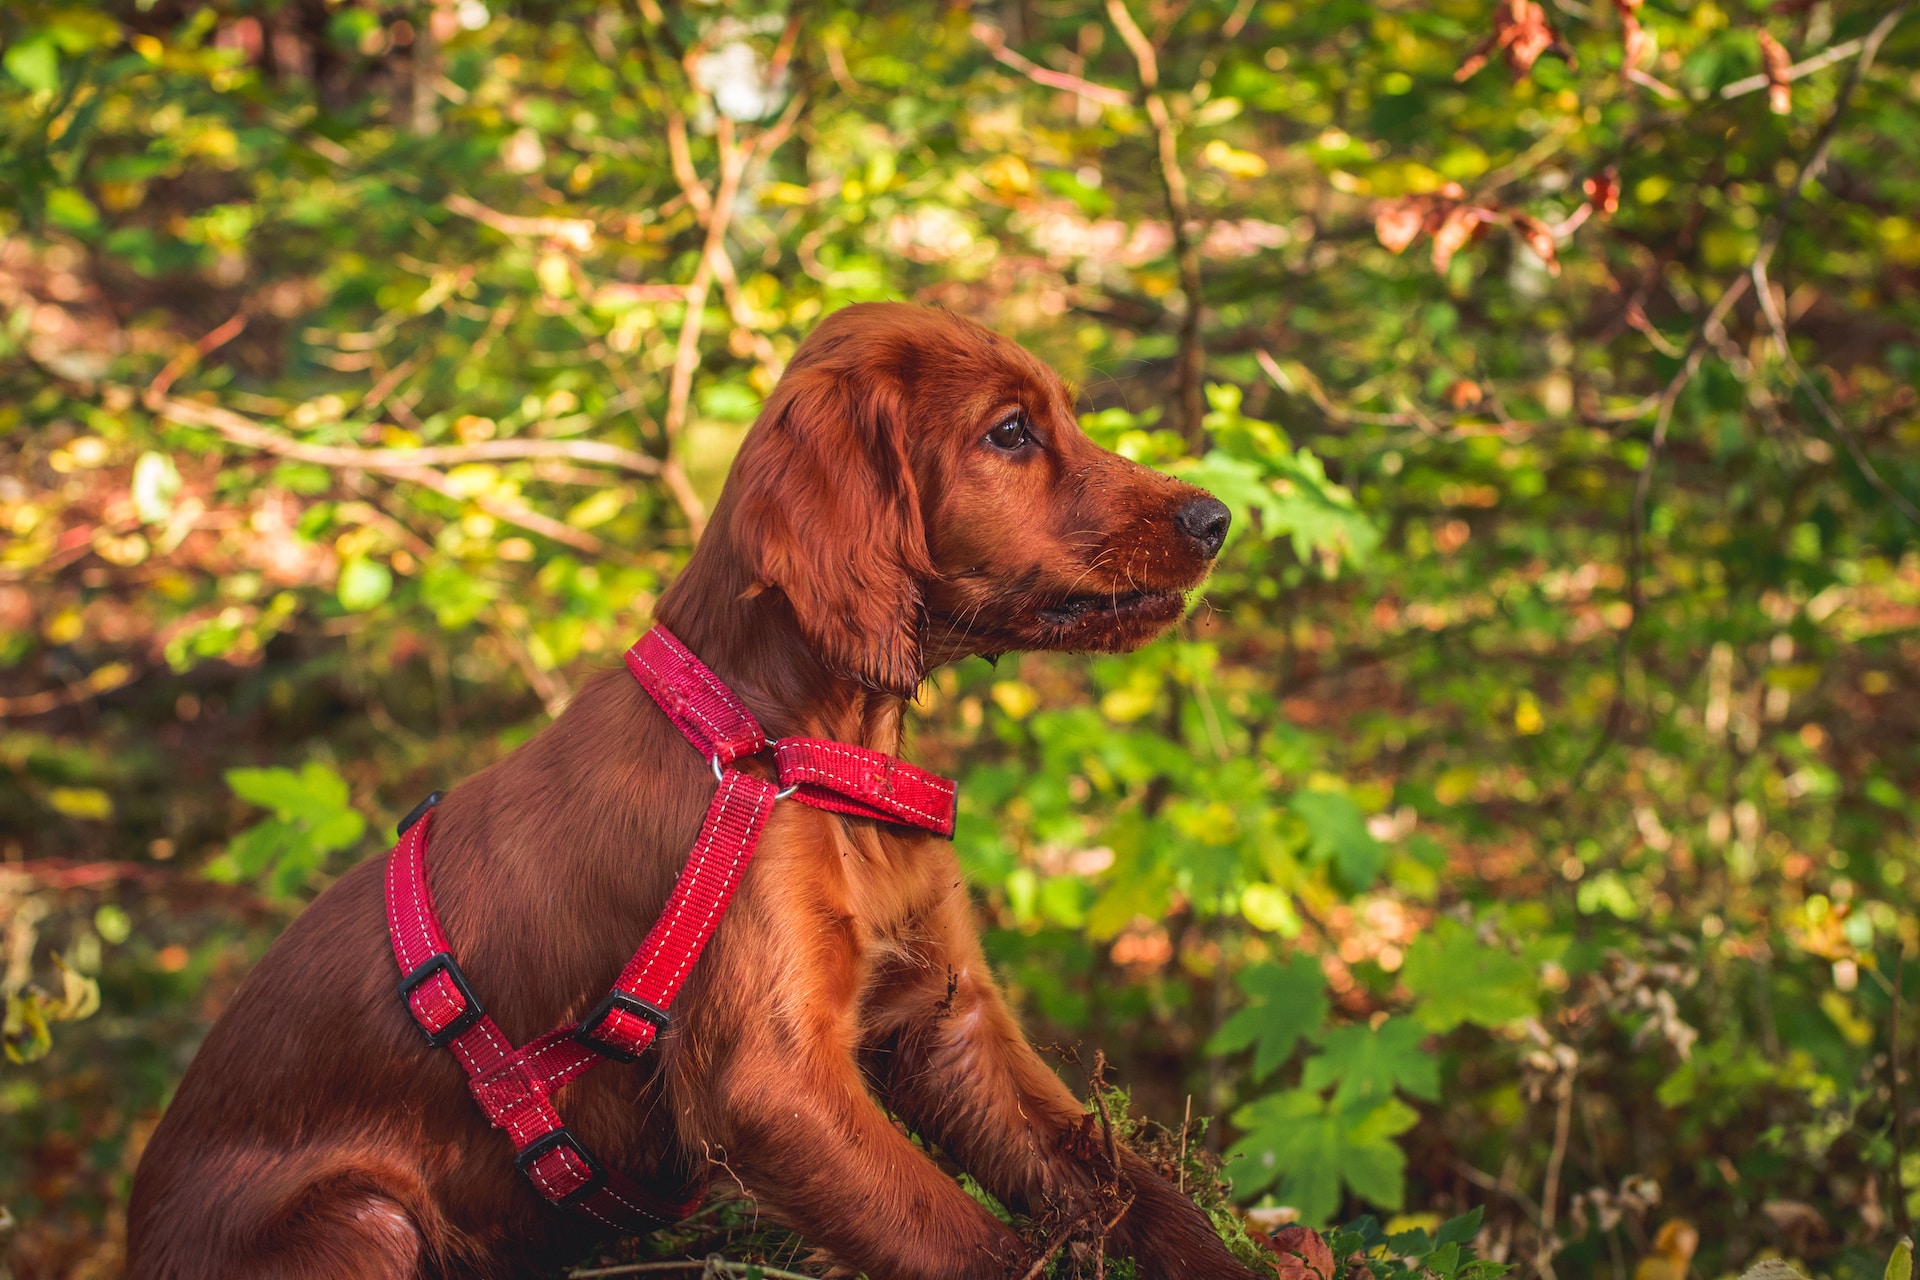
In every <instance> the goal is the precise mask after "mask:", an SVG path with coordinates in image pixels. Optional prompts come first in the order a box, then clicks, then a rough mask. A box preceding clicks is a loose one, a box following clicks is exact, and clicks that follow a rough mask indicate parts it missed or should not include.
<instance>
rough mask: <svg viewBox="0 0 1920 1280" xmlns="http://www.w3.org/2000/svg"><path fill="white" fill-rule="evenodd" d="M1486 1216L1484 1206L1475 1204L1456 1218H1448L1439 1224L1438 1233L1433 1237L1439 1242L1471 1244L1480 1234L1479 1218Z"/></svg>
mask: <svg viewBox="0 0 1920 1280" xmlns="http://www.w3.org/2000/svg"><path fill="white" fill-rule="evenodd" d="M1485 1216H1486V1209H1485V1207H1484V1206H1481V1205H1475V1206H1473V1208H1471V1209H1469V1210H1467V1211H1466V1212H1465V1213H1463V1214H1461V1215H1460V1216H1459V1217H1457V1218H1448V1219H1447V1220H1446V1221H1445V1222H1443V1223H1441V1224H1440V1233H1439V1234H1438V1235H1436V1236H1435V1237H1434V1240H1435V1241H1436V1242H1437V1243H1439V1244H1471V1243H1473V1238H1474V1237H1475V1236H1477V1235H1479V1234H1480V1220H1481V1219H1482V1218H1483V1217H1485Z"/></svg>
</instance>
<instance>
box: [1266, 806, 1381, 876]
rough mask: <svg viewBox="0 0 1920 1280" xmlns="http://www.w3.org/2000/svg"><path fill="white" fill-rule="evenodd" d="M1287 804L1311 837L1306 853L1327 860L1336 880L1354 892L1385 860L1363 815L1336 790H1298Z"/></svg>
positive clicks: (1378, 872)
mask: <svg viewBox="0 0 1920 1280" xmlns="http://www.w3.org/2000/svg"><path fill="white" fill-rule="evenodd" d="M1287 807H1288V808H1289V809H1292V810H1293V812H1294V813H1295V814H1296V815H1298V816H1299V818H1300V820H1301V821H1302V822H1304V823H1306V825H1307V831H1308V833H1309V835H1310V836H1311V837H1312V842H1311V844H1310V845H1309V846H1308V849H1307V856H1308V857H1309V858H1310V859H1311V860H1312V861H1314V862H1322V863H1323V862H1331V863H1332V864H1333V867H1334V870H1335V872H1336V873H1338V875H1339V877H1340V880H1341V882H1342V883H1343V884H1345V885H1346V887H1347V888H1349V889H1351V890H1353V891H1354V892H1356V893H1357V892H1359V891H1360V890H1362V889H1365V888H1366V887H1367V886H1368V885H1371V884H1372V883H1373V882H1374V879H1375V878H1376V877H1377V876H1379V874H1380V869H1381V868H1382V867H1384V866H1385V865H1386V863H1387V850H1386V846H1384V845H1382V844H1381V843H1380V842H1379V841H1378V840H1375V839H1374V838H1373V835H1372V834H1371V833H1370V832H1369V831H1368V830H1367V815H1366V814H1364V813H1362V812H1361V811H1360V806H1359V805H1357V804H1355V803H1354V802H1353V800H1352V799H1351V798H1350V797H1348V796H1346V795H1344V794H1343V793H1341V792H1338V791H1301V792H1297V793H1296V794H1295V795H1294V797H1293V799H1291V800H1290V801H1288V802H1287Z"/></svg>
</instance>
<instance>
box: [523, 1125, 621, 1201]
mask: <svg viewBox="0 0 1920 1280" xmlns="http://www.w3.org/2000/svg"><path fill="white" fill-rule="evenodd" d="M555 1147H566V1148H568V1149H569V1150H571V1151H572V1152H573V1154H574V1155H576V1156H578V1157H579V1158H580V1163H581V1164H583V1165H585V1166H586V1167H587V1180H586V1181H585V1182H583V1183H581V1184H580V1187H579V1189H577V1190H574V1191H569V1192H567V1194H566V1195H564V1196H562V1197H560V1198H559V1199H558V1200H548V1201H547V1203H549V1204H553V1205H558V1206H559V1207H560V1208H562V1209H571V1208H573V1207H574V1206H575V1205H577V1204H579V1203H580V1202H581V1201H582V1200H585V1199H586V1198H587V1197H588V1196H590V1195H592V1194H593V1193H594V1192H596V1191H598V1190H600V1189H601V1188H602V1187H604V1186H606V1185H607V1171H606V1170H605V1169H604V1168H602V1167H601V1165H600V1162H599V1161H598V1160H595V1159H594V1158H593V1153H592V1152H590V1151H588V1150H587V1149H586V1148H585V1147H583V1146H581V1145H580V1139H578V1138H576V1137H574V1136H573V1130H571V1129H569V1128H567V1126H565V1125H561V1126H560V1127H559V1128H558V1129H555V1130H554V1131H553V1132H551V1133H543V1134H541V1135H540V1136H539V1137H538V1138H535V1139H534V1140H533V1142H532V1143H530V1144H529V1145H528V1147H527V1149H526V1150H525V1151H522V1152H521V1153H520V1154H519V1155H517V1156H515V1157H514V1158H513V1167H514V1168H516V1169H518V1170H519V1171H520V1172H521V1173H522V1174H524V1175H526V1179H527V1181H528V1182H532V1183H533V1189H534V1190H535V1191H538V1192H540V1198H541V1199H543V1200H546V1199H547V1193H546V1192H544V1191H541V1190H540V1184H539V1183H538V1182H534V1178H533V1170H532V1167H531V1166H532V1164H533V1162H534V1161H535V1160H538V1159H539V1158H540V1157H541V1156H543V1155H545V1154H547V1152H549V1151H551V1150H553V1149H554V1148H555Z"/></svg>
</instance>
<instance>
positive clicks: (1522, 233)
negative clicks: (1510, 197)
mask: <svg viewBox="0 0 1920 1280" xmlns="http://www.w3.org/2000/svg"><path fill="white" fill-rule="evenodd" d="M1508 223H1509V225H1511V226H1512V227H1513V230H1514V234H1516V235H1518V236H1519V237H1520V239H1521V240H1522V241H1524V242H1525V243H1526V246H1527V248H1529V249H1531V250H1533V251H1534V253H1535V254H1536V255H1538V257H1539V258H1540V260H1541V261H1542V262H1544V263H1546V264H1547V271H1548V272H1549V273H1551V274H1553V275H1556V276H1557V275H1559V274H1560V252H1559V246H1558V244H1557V243H1556V242H1555V240H1554V236H1553V232H1552V230H1551V229H1549V228H1548V226H1547V224H1546V223H1544V222H1542V221H1540V219H1538V218H1535V217H1532V216H1530V215H1528V214H1524V213H1516V214H1514V215H1513V216H1512V217H1511V218H1510V219H1508Z"/></svg>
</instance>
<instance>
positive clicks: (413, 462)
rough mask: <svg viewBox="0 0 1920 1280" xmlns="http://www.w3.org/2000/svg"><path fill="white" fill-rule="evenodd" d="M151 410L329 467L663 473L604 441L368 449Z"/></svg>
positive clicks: (197, 413) (162, 407)
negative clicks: (560, 462)
mask: <svg viewBox="0 0 1920 1280" xmlns="http://www.w3.org/2000/svg"><path fill="white" fill-rule="evenodd" d="M145 400H146V405H147V408H148V409H149V410H151V411H152V412H153V413H154V414H156V415H157V416H159V417H162V418H165V419H167V420H168V421H169V422H177V423H179V424H180V425H181V426H186V427H205V428H209V429H211V430H214V431H217V432H219V433H220V434H221V435H223V436H225V437H226V438H227V439H229V440H231V441H233V442H234V443H235V444H238V445H245V446H246V447H247V448H249V449H259V450H261V451H262V452H265V453H273V454H278V455H279V456H281V457H283V458H292V459H293V460H294V461H296V462H312V463H317V464H318V465H320V466H323V467H336V468H337V467H358V468H359V469H360V470H362V471H374V472H379V473H381V474H384V475H396V474H399V473H402V472H412V471H417V470H419V469H420V468H421V467H453V466H459V465H460V464H462V463H467V462H511V461H516V460H520V459H528V458H559V459H564V460H565V461H568V462H582V463H586V464H588V465H590V466H602V467H612V468H614V469H616V470H620V471H631V472H633V473H635V474H636V475H643V476H658V475H659V474H660V473H661V470H662V467H661V464H660V462H659V461H658V460H657V459H654V458H650V457H648V456H647V455H646V454H644V453H640V452H638V451H637V450H633V449H627V448H623V447H622V446H620V445H615V444H606V443H604V442H602V441H599V440H482V441H480V442H478V443H477V444H461V445H426V446H422V447H421V448H418V449H362V448H356V447H353V446H348V445H320V444H307V443H306V442H304V441H300V440H290V439H288V438H287V437H286V436H283V435H281V434H279V433H278V432H276V431H272V430H269V429H268V428H266V427H263V426H261V425H260V424H259V423H257V422H254V421H253V420H252V419H250V418H246V417H243V416H241V415H240V414H237V413H235V412H233V411H232V410H230V409H222V408H220V407H219V406H217V405H210V404H201V403H200V402H198V401H196V400H180V399H176V398H174V397H171V396H165V395H162V396H151V395H149V396H147V397H145Z"/></svg>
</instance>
